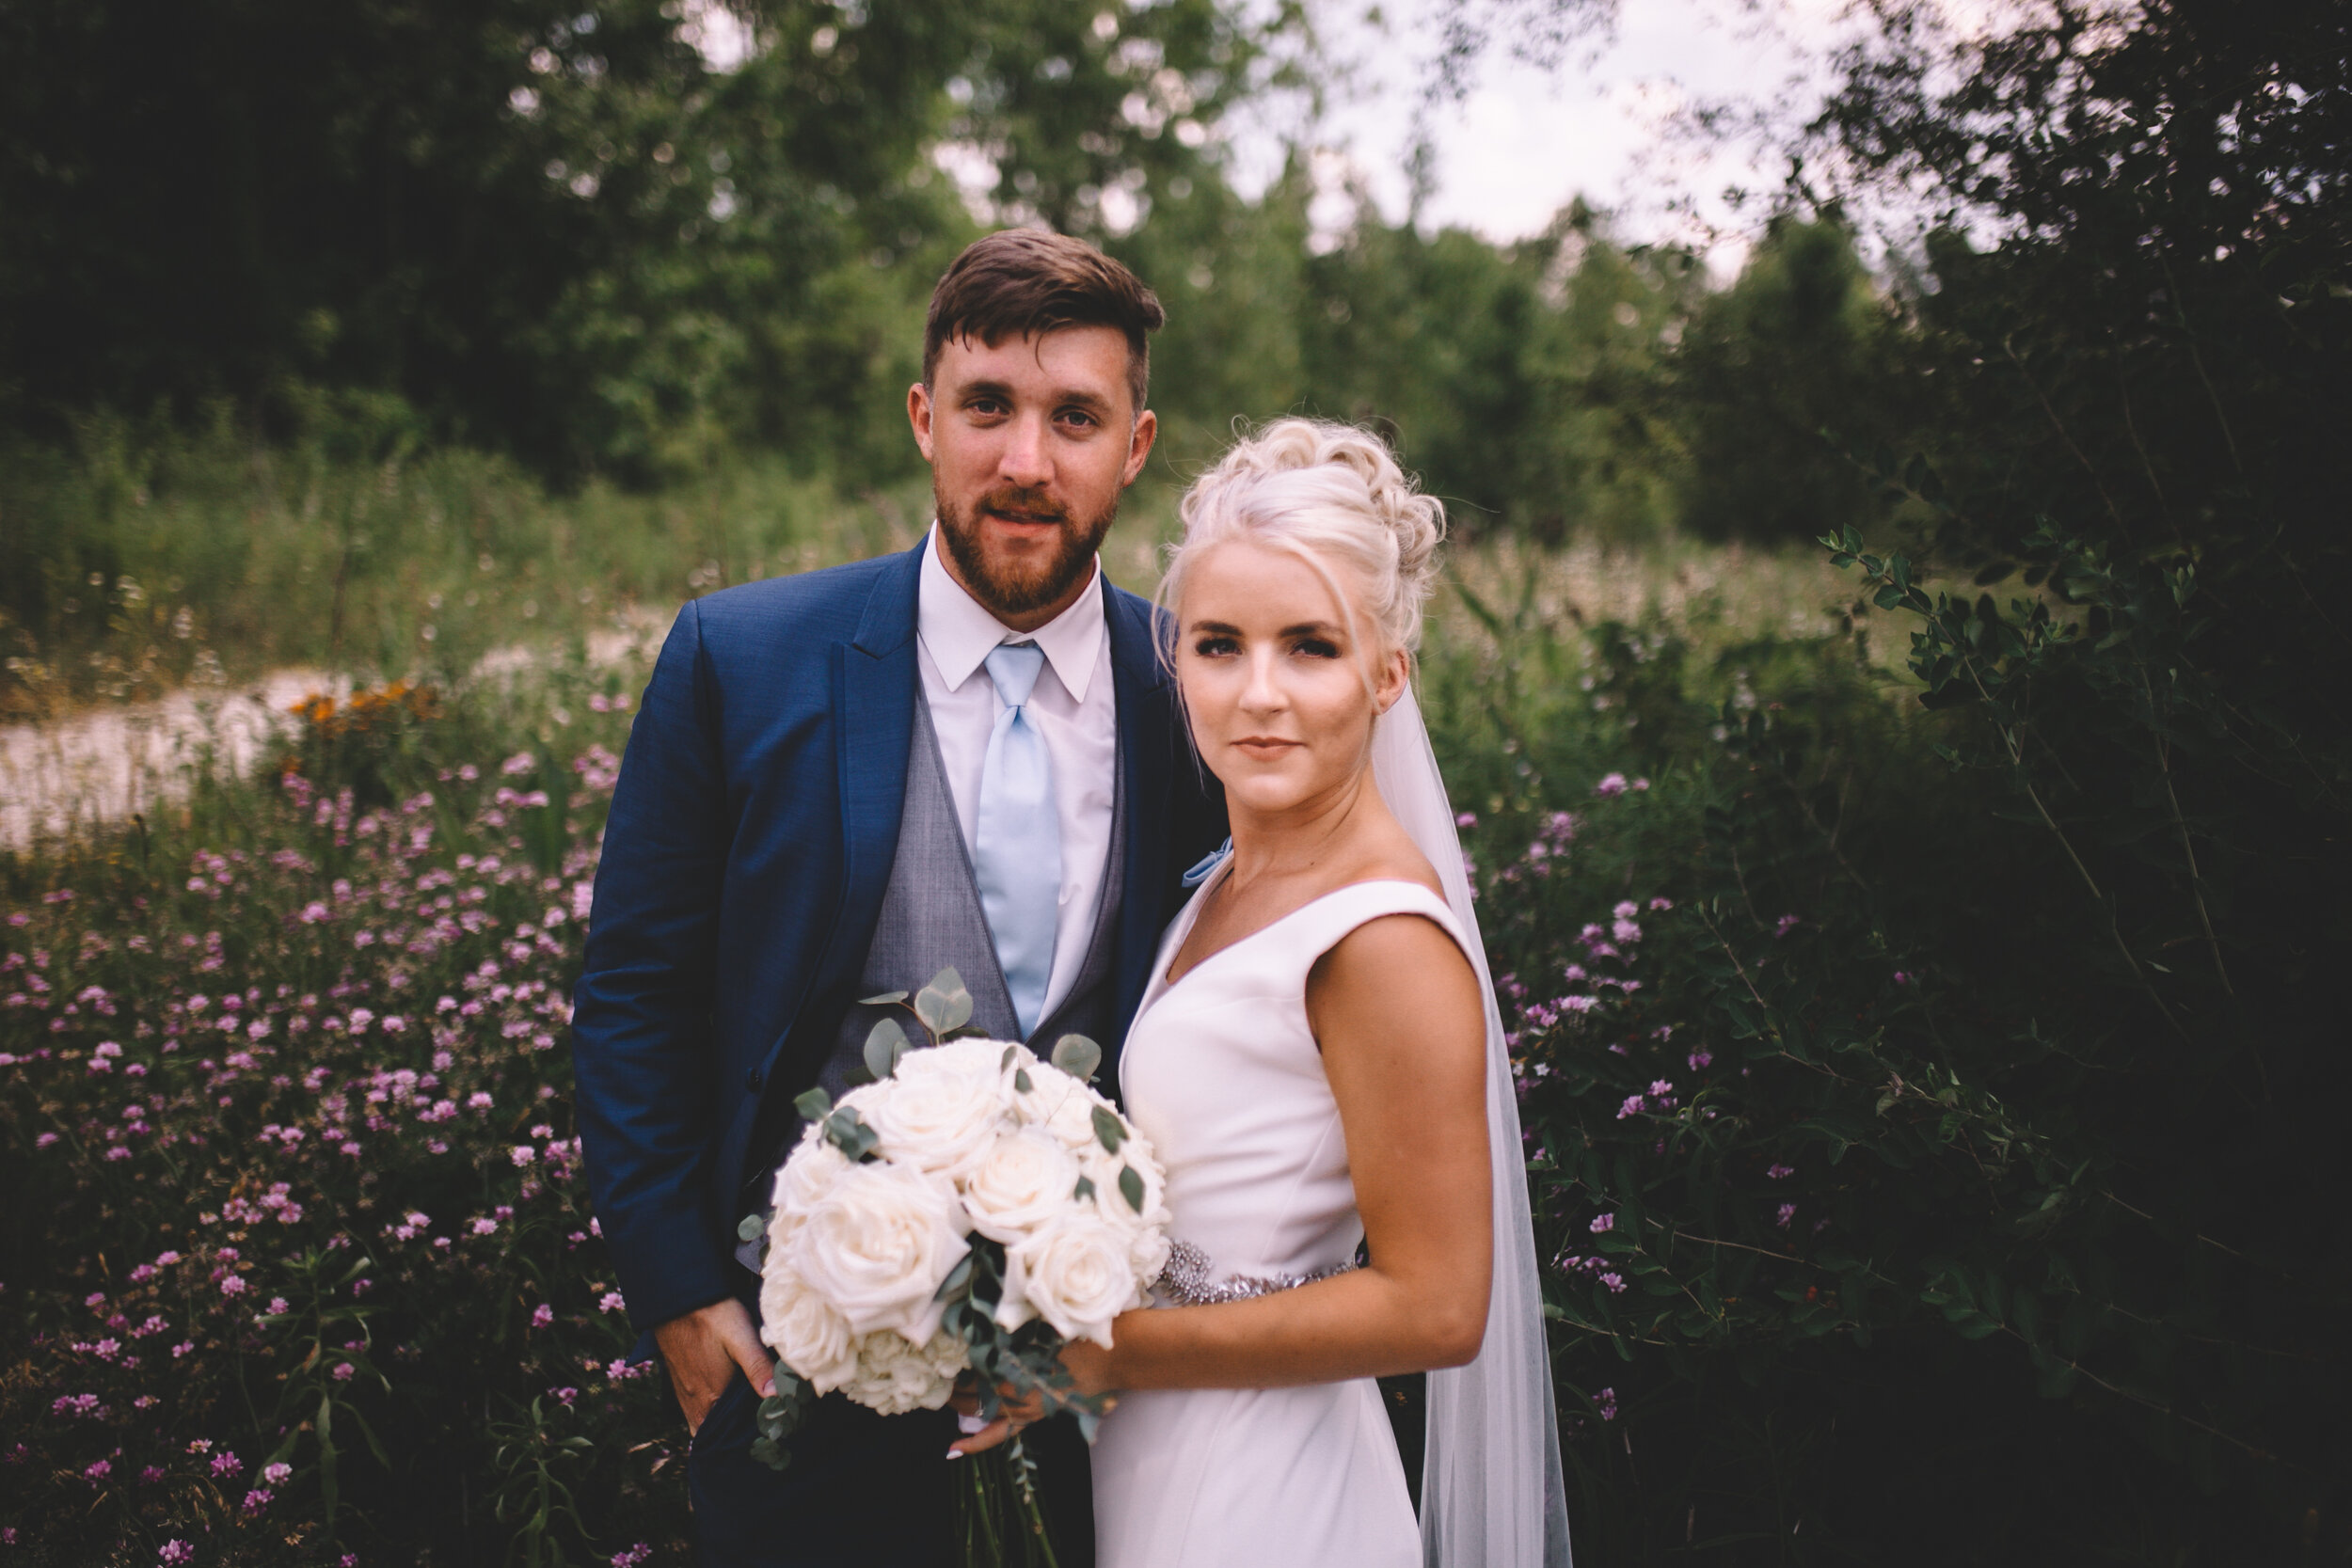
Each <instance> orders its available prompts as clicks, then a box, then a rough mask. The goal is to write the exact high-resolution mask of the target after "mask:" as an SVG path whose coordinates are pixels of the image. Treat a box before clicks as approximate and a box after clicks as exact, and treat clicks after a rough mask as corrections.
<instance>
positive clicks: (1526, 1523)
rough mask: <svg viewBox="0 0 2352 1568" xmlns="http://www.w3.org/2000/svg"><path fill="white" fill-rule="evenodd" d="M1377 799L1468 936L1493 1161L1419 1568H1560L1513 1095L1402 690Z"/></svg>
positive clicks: (1542, 1358) (1466, 910)
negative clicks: (1485, 1279) (1465, 1341)
mask: <svg viewBox="0 0 2352 1568" xmlns="http://www.w3.org/2000/svg"><path fill="white" fill-rule="evenodd" d="M1372 759H1373V777H1374V779H1375V783H1376V784H1378V786H1379V789H1380V795H1381V799H1383V800H1386V801H1387V802H1388V806H1389V810H1390V811H1391V813H1393V814H1394V815H1395V816H1396V819H1397V820H1398V821H1399V822H1400V823H1402V824H1404V827H1405V831H1406V832H1407V833H1409V834H1411V835H1412V839H1413V842H1414V843H1415V844H1416V845H1418V846H1420V847H1421V851H1422V854H1424V855H1426V856H1428V857H1429V863H1430V864H1431V865H1433V866H1435V867H1436V868H1437V872H1438V880H1439V881H1440V882H1441V883H1442V884H1443V886H1444V888H1445V895H1446V902H1447V904H1448V905H1450V906H1451V907H1452V908H1453V911H1454V918H1455V919H1456V920H1458V921H1460V922H1461V923H1462V928H1463V929H1464V930H1465V931H1467V932H1469V933H1470V962H1471V964H1472V965H1473V966H1475V967H1476V969H1477V971H1478V987H1479V994H1480V995H1481V996H1483V997H1484V998H1485V999H1486V1136H1487V1142H1488V1145H1489V1147H1490V1148H1491V1150H1492V1156H1493V1161H1494V1209H1495V1226H1494V1230H1495V1265H1494V1290H1493V1294H1492V1295H1491V1296H1490V1297H1489V1298H1488V1301H1487V1306H1486V1339H1485V1341H1484V1342H1483V1343H1482V1344H1481V1346H1480V1349H1479V1352H1478V1355H1477V1357H1476V1358H1475V1359H1474V1360H1472V1361H1471V1362H1470V1364H1469V1365H1468V1366H1464V1367H1454V1368H1449V1369H1446V1370H1442V1371H1434V1372H1431V1373H1430V1374H1429V1393H1428V1420H1429V1429H1428V1446H1427V1449H1426V1453H1425V1456H1424V1458H1423V1460H1422V1481H1421V1535H1422V1561H1423V1562H1424V1563H1425V1564H1427V1568H1568V1513H1567V1487H1566V1482H1565V1479H1564V1478H1563V1476H1562V1473H1561V1468H1560V1431H1559V1418H1558V1416H1557V1414H1556V1413H1555V1412H1554V1410H1553V1406H1552V1386H1551V1356H1550V1352H1549V1348H1548V1346H1547V1344H1546V1342H1545V1337H1544V1304H1543V1292H1542V1290H1541V1287H1540V1285H1539V1283H1538V1281H1537V1277H1536V1272H1535V1236H1534V1227H1533V1225H1532V1224H1531V1222H1530V1215H1529V1211H1528V1200H1527V1169H1526V1164H1525V1160H1524V1156H1523V1153H1522V1149H1521V1146H1520V1142H1519V1111H1518V1094H1517V1093H1516V1092H1515V1090H1514V1087H1513V1082H1512V1073H1511V1057H1510V1053H1509V1052H1508V1051H1507V1050H1506V1049H1505V1048H1504V1046H1503V1043H1502V1012H1501V1010H1500V1009H1499V1008H1498V1006H1496V1003H1495V987H1494V976H1493V975H1492V974H1490V973H1488V971H1487V966H1486V950H1485V948H1484V947H1483V946H1482V945H1481V944H1480V942H1479V937H1478V915H1477V912H1476V911H1475V910H1474V909H1473V908H1472V906H1471V901H1470V875H1469V871H1468V869H1467V868H1466V866H1465V865H1464V863H1463V860H1462V841H1461V837H1460V835H1459V834H1458V833H1457V832H1455V831H1454V807H1453V804H1452V803H1451V802H1450V801H1449V800H1447V798H1446V789H1445V779H1444V776H1443V775H1442V774H1440V773H1439V772H1438V758H1437V753H1436V752H1435V751H1434V750H1433V749H1432V748H1431V746H1430V744H1429V730H1428V726H1427V725H1425V724H1424V723H1423V722H1422V716H1421V705H1420V704H1419V703H1418V702H1417V701H1415V699H1414V696H1413V691H1412V689H1411V688H1410V687H1409V686H1408V687H1406V691H1405V695H1404V696H1402V697H1400V698H1398V699H1397V701H1396V704H1395V705H1393V706H1392V707H1391V708H1390V709H1389V711H1388V712H1387V713H1386V714H1385V715H1383V716H1382V717H1381V719H1380V721H1379V722H1378V723H1377V724H1376V725H1375V726H1374V734H1373V744H1372Z"/></svg>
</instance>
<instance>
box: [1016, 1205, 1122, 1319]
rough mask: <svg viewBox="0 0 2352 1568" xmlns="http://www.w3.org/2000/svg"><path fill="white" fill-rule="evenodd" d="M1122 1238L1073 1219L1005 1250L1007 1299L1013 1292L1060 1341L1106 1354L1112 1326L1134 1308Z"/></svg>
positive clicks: (1090, 1218)
mask: <svg viewBox="0 0 2352 1568" xmlns="http://www.w3.org/2000/svg"><path fill="white" fill-rule="evenodd" d="M1127 1255H1128V1243H1127V1238H1126V1236H1125V1235H1123V1234H1122V1233H1120V1231H1119V1230H1118V1229H1116V1228H1114V1227H1111V1226H1108V1225H1105V1224H1104V1223H1103V1222H1102V1221H1101V1220H1100V1219H1098V1218H1096V1217H1095V1216H1094V1215H1092V1214H1089V1213H1085V1212H1077V1213H1073V1214H1070V1215H1067V1216H1065V1217H1064V1218H1062V1219H1060V1220H1058V1221H1057V1222H1055V1223H1054V1224H1052V1225H1049V1226H1046V1227H1043V1228H1042V1229H1040V1230H1038V1231H1036V1232H1034V1233H1032V1234H1031V1235H1029V1236H1028V1237H1027V1238H1025V1240H1023V1241H1022V1242H1021V1243H1020V1244H1019V1245H1017V1246H1013V1247H1009V1248H1007V1249H1006V1263H1007V1268H1006V1281H1005V1284H1006V1293H1007V1294H1008V1295H1010V1294H1013V1293H1015V1292H1016V1291H1017V1292H1018V1293H1019V1294H1020V1295H1021V1296H1022V1297H1023V1298H1024V1299H1025V1301H1027V1303H1028V1304H1029V1305H1030V1306H1032V1307H1036V1308H1037V1314H1038V1316H1039V1317H1041V1318H1043V1319H1044V1320H1045V1321H1046V1322H1047V1323H1050V1324H1052V1325H1053V1328H1054V1331H1055V1332H1056V1333H1057V1334H1059V1335H1060V1336H1061V1337H1062V1338H1065V1339H1091V1340H1093V1341H1094V1342H1095V1343H1096V1344H1098V1345H1101V1346H1103V1347H1104V1349H1105V1350H1107V1349H1109V1348H1110V1342H1111V1320H1112V1319H1113V1318H1116V1317H1117V1316H1119V1314H1120V1313H1121V1312H1123V1311H1125V1310H1126V1309H1127V1308H1128V1307H1134V1306H1137V1305H1139V1304H1140V1302H1141V1300H1142V1292H1141V1291H1138V1290H1137V1289H1136V1275H1135V1270H1134V1268H1133V1267H1132V1265H1131V1264H1130V1263H1129V1262H1128V1256H1127Z"/></svg>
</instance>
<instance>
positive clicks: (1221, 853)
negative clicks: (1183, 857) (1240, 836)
mask: <svg viewBox="0 0 2352 1568" xmlns="http://www.w3.org/2000/svg"><path fill="white" fill-rule="evenodd" d="M1232 852H1233V841H1232V839H1230V838H1229V839H1227V840H1226V841H1225V842H1224V843H1223V844H1220V845H1218V846H1217V847H1216V848H1215V849H1212V850H1210V851H1209V852H1208V854H1206V855H1204V856H1202V857H1201V860H1200V864H1198V865H1196V866H1194V867H1193V868H1192V869H1191V870H1190V871H1187V872H1185V873H1184V876H1183V878H1182V879H1181V882H1182V885H1184V887H1187V888H1195V887H1199V886H1200V884H1201V883H1202V882H1205V881H1207V880H1208V879H1210V878H1212V877H1214V876H1216V868H1217V867H1218V866H1220V865H1223V864H1224V863H1225V857H1226V856H1228V855H1230V854H1232Z"/></svg>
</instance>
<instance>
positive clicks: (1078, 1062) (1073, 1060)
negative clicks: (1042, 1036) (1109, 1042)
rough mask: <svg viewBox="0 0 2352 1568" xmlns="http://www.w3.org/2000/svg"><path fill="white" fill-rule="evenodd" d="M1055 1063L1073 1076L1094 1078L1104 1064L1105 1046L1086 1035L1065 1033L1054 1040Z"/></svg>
mask: <svg viewBox="0 0 2352 1568" xmlns="http://www.w3.org/2000/svg"><path fill="white" fill-rule="evenodd" d="M1054 1065H1055V1066H1056V1067H1057V1068H1059V1069H1062V1070H1063V1071H1064V1072H1066V1073H1068V1074H1070V1075H1071V1076H1072V1077H1073V1078H1092V1077H1093V1076H1094V1074H1095V1070H1096V1069H1098V1068H1100V1067H1101V1066H1102V1065H1103V1048H1102V1047H1101V1046H1099V1045H1097V1044H1095V1043H1094V1042H1093V1041H1092V1040H1090V1039H1089V1038H1087V1037H1085V1036H1084V1035H1064V1036H1063V1037H1061V1038H1059V1039H1057V1040H1056V1041H1055V1042H1054Z"/></svg>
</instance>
